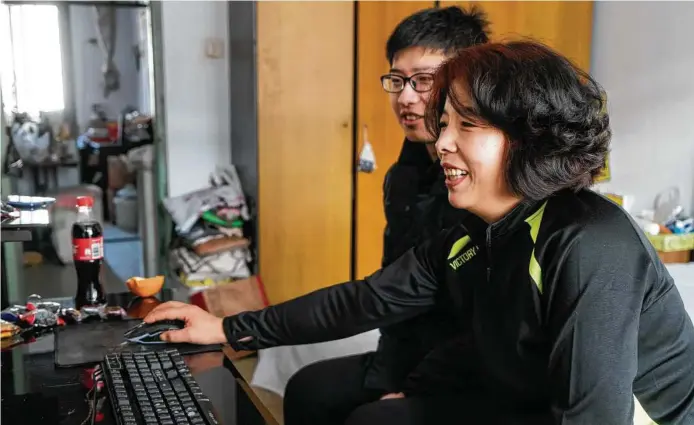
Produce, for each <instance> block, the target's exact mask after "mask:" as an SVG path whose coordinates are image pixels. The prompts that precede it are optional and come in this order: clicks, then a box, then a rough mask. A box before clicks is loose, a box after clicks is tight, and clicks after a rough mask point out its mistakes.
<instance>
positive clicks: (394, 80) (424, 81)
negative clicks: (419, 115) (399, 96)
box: [381, 72, 434, 93]
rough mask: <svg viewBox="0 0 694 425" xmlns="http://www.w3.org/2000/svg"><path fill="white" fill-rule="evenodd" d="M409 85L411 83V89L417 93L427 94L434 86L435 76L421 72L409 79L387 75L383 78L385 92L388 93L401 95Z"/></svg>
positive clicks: (382, 83)
mask: <svg viewBox="0 0 694 425" xmlns="http://www.w3.org/2000/svg"><path fill="white" fill-rule="evenodd" d="M407 83H409V84H410V87H412V89H413V90H414V91H416V92H417V93H426V92H428V91H429V90H431V88H432V87H433V86H434V74H431V73H428V72H420V73H417V74H412V75H411V76H409V77H403V76H401V75H395V74H386V75H384V76H382V77H381V85H382V86H383V90H385V91H387V92H388V93H400V92H401V91H403V90H405V84H407Z"/></svg>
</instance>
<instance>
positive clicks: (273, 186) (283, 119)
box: [256, 2, 354, 304]
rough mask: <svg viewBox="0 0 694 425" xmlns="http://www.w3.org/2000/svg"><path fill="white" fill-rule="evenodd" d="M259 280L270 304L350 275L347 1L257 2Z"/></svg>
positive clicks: (350, 21)
mask: <svg viewBox="0 0 694 425" xmlns="http://www.w3.org/2000/svg"><path fill="white" fill-rule="evenodd" d="M256 19H257V69H258V74H257V75H258V235H259V241H258V243H259V246H258V252H259V259H258V260H259V264H258V267H259V274H260V277H261V279H262V280H263V283H264V284H265V287H266V290H267V294H268V298H269V300H270V302H271V303H273V304H274V303H279V302H282V301H285V300H288V299H291V298H295V297H297V296H299V295H302V294H305V293H307V292H310V291H313V290H315V289H318V288H321V287H325V286H328V285H331V284H335V283H338V282H343V281H347V280H349V279H350V271H351V261H352V259H351V238H352V233H351V232H352V230H351V227H352V178H353V174H352V172H353V162H352V160H353V156H352V152H353V141H352V125H353V84H354V54H353V52H354V3H352V2H258V3H257V15H256Z"/></svg>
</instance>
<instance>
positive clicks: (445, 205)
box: [364, 140, 468, 392]
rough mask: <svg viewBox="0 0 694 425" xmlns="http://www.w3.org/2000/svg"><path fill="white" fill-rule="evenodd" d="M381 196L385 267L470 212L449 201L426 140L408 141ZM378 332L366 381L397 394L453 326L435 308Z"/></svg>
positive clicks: (386, 179) (438, 167) (385, 182)
mask: <svg viewBox="0 0 694 425" xmlns="http://www.w3.org/2000/svg"><path fill="white" fill-rule="evenodd" d="M383 195H384V196H383V205H384V210H385V215H386V228H385V232H384V234H383V260H382V267H386V266H388V265H389V264H391V263H392V262H393V261H395V260H397V259H398V258H399V257H400V256H401V255H403V254H404V253H405V252H407V251H408V250H409V249H410V248H412V247H414V246H415V245H417V244H418V243H421V242H423V241H425V240H427V239H429V238H431V237H434V236H435V235H436V234H437V233H438V232H440V231H441V230H443V229H445V228H448V227H452V226H454V225H456V224H459V223H460V222H461V220H462V219H463V218H464V217H466V216H467V215H468V213H467V212H466V211H464V210H459V209H456V208H453V207H452V206H451V205H450V203H449V202H448V190H447V189H446V186H445V184H444V175H443V170H442V168H441V165H440V163H439V161H438V160H437V161H432V159H431V157H430V156H429V153H428V151H427V149H426V146H425V145H424V144H422V143H414V142H410V141H408V140H405V141H404V143H403V146H402V149H401V151H400V156H399V157H398V160H397V162H396V163H395V164H393V165H392V166H391V167H390V169H389V170H388V172H387V173H386V177H385V181H384V183H383ZM380 331H381V338H380V339H379V343H378V348H377V350H376V352H375V353H374V355H373V356H372V357H371V364H370V365H369V366H368V369H367V371H366V377H365V382H364V385H365V386H366V387H367V388H371V389H379V390H381V391H383V392H398V391H400V390H401V389H402V385H403V381H404V380H405V378H406V377H407V375H408V374H409V373H410V372H411V371H412V369H414V367H415V366H416V365H417V364H418V363H419V362H420V361H421V360H422V359H423V358H424V356H425V355H426V354H427V353H428V352H429V351H430V350H431V349H432V348H434V346H436V345H437V344H439V343H441V341H444V340H446V339H448V338H449V337H450V336H451V335H452V333H453V332H454V331H455V330H454V329H453V328H452V326H451V321H450V320H449V317H448V316H447V314H446V312H443V311H438V309H434V310H432V311H430V312H427V313H425V314H422V315H420V316H417V317H414V318H412V319H409V320H406V321H404V322H402V323H397V324H394V325H390V326H386V327H383V328H381V329H380Z"/></svg>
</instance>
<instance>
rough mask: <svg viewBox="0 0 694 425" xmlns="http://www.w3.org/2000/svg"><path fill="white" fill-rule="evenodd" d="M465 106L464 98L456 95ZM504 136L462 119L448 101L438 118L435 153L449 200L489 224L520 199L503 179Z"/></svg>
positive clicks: (506, 144) (489, 128) (504, 160)
mask: <svg viewBox="0 0 694 425" xmlns="http://www.w3.org/2000/svg"><path fill="white" fill-rule="evenodd" d="M458 97H459V99H460V100H461V101H462V102H463V103H465V97H464V96H458ZM507 149H508V142H507V140H506V137H505V135H504V134H503V133H502V132H501V131H499V130H497V129H495V128H493V127H490V126H485V125H481V124H478V123H472V122H470V121H469V120H468V119H466V118H464V117H462V116H461V115H460V114H459V113H458V112H457V111H456V110H455V108H454V107H453V105H452V104H451V102H450V101H449V100H447V101H446V104H445V106H444V110H443V113H442V114H441V118H440V133H439V137H438V140H437V142H436V151H437V154H438V156H439V158H440V159H441V166H442V167H443V169H444V172H445V174H446V186H447V187H448V200H449V202H450V203H451V205H453V206H454V207H456V208H462V209H466V210H468V211H470V212H472V213H473V214H476V215H478V216H480V217H481V218H482V219H484V220H486V221H488V222H494V221H496V220H498V219H499V218H501V217H502V216H503V215H504V214H505V213H506V212H508V210H510V209H511V208H512V207H513V206H514V205H515V204H516V203H517V202H518V201H519V199H518V198H517V197H516V196H514V195H513V194H512V193H511V191H510V189H509V187H508V185H507V183H506V179H505V170H506V166H505V165H506V150H507Z"/></svg>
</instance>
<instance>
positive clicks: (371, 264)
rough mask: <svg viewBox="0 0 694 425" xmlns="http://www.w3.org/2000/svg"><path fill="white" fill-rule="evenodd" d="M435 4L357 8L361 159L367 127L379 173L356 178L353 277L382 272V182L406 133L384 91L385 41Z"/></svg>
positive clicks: (361, 4) (363, 5)
mask: <svg viewBox="0 0 694 425" xmlns="http://www.w3.org/2000/svg"><path fill="white" fill-rule="evenodd" d="M433 6H434V2H433V1H429V2H426V1H407V2H399V1H373V2H372V1H361V2H359V4H358V6H357V20H358V25H357V27H358V30H357V49H358V50H357V93H356V102H357V124H356V125H357V129H356V130H357V143H356V149H357V154H358V152H359V151H360V150H361V148H362V147H363V145H364V128H366V129H367V133H368V137H369V142H370V143H371V145H372V146H373V148H374V153H375V155H376V165H377V168H376V170H375V171H374V172H373V173H368V174H366V173H358V174H357V178H356V196H355V203H356V205H355V232H356V234H355V257H356V258H355V278H362V277H364V276H366V275H368V274H370V273H372V272H374V271H376V270H378V269H379V268H380V267H381V257H382V256H383V230H384V229H385V224H386V220H385V214H384V212H383V180H384V178H385V173H386V171H388V168H389V167H390V166H391V165H392V164H393V163H395V161H396V159H397V157H398V154H399V153H400V148H401V147H402V142H403V139H404V137H405V136H404V133H403V131H402V129H401V128H400V125H399V124H398V122H397V120H396V118H395V117H394V116H393V111H392V110H391V108H390V104H389V102H388V94H387V93H386V92H384V91H383V88H382V87H381V82H380V80H379V77H380V76H381V75H383V74H385V73H387V72H388V70H389V69H390V64H389V63H388V60H387V59H386V41H387V40H388V37H389V36H390V33H391V32H392V31H393V30H394V29H395V27H396V26H397V24H398V23H399V22H400V21H401V20H402V19H404V18H405V17H407V16H409V15H411V14H413V13H414V12H417V11H419V10H422V9H426V8H429V7H433Z"/></svg>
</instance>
